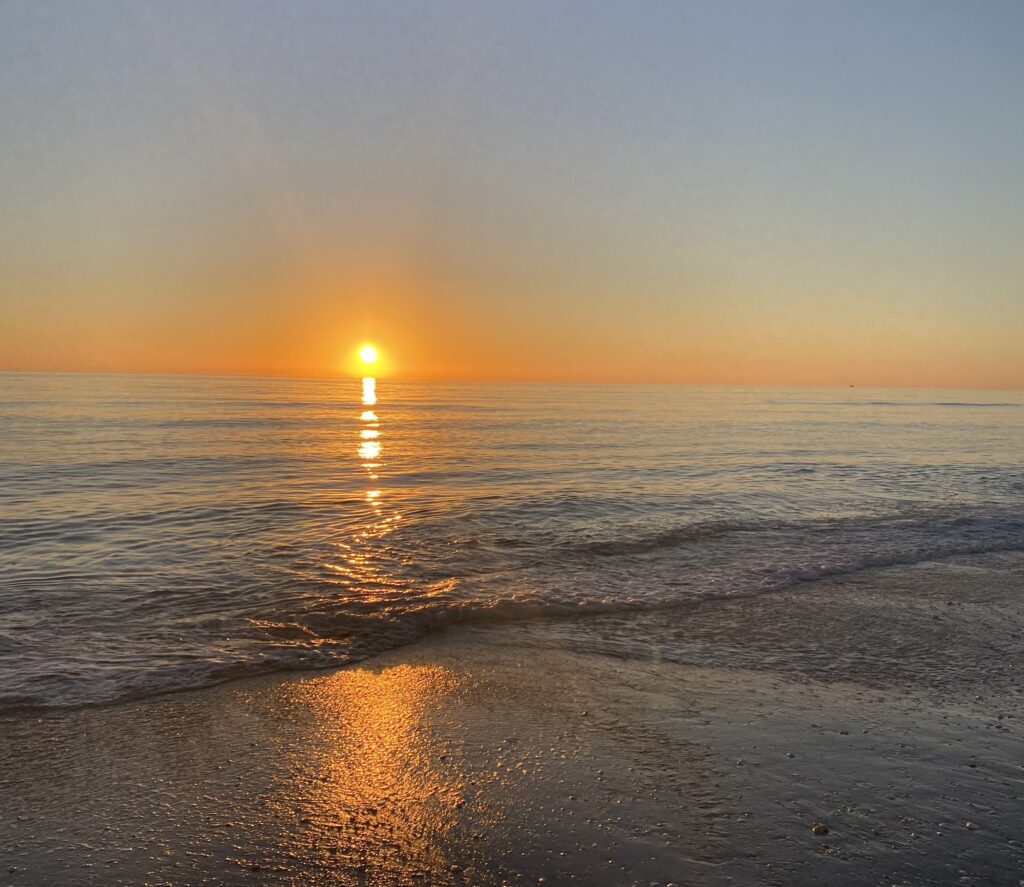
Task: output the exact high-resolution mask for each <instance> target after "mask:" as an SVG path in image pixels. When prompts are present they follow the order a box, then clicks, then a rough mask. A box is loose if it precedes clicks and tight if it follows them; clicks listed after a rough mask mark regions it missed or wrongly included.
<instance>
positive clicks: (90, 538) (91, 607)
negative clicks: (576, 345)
mask: <svg viewBox="0 0 1024 887" xmlns="http://www.w3.org/2000/svg"><path fill="white" fill-rule="evenodd" d="M1022 453H1024V394H1022V393H1021V392H1006V391H938V390H923V389H913V390H911V389H898V390H897V389H885V390H882V389H878V390H869V389H860V388H844V389H830V388H764V387H756V388H755V387H747V388H739V387H689V386H671V385H658V386H654V385H652V386H638V385H629V386H626V385H623V386H611V385H561V384H525V383H524V384H512V383H508V384H506V383H454V382H407V381H399V380H392V379H381V380H377V381H376V382H373V381H372V380H371V381H366V380H362V381H361V380H358V379H269V378H238V377H232V378H214V377H187V376H140V375H135V376H130V375H88V374H71V375H61V374H53V375H50V374H28V373H24V374H22V373H8V374H0V708H5V709H8V710H9V709H12V708H19V709H20V708H24V707H29V708H37V707H43V708H48V707H66V706H76V705H82V704H90V703H102V702H111V701H115V700H120V699H128V698H138V697H141V696H147V695H152V694H156V693H162V692H167V691H172V690H183V689H187V688H192V687H199V686H204V685H208V684H212V683H217V682H220V681H224V680H228V679H232V678H236V677H241V676H245V675H250V674H257V673H263V672H270V671H279V670H287V669H309V668H322V667H326V666H333V665H342V664H345V663H348V662H355V661H359V660H363V659H366V658H367V657H369V656H372V655H374V654H376V653H379V652H381V651H384V650H387V649H390V648H393V647H396V646H400V645H403V644H408V643H410V642H413V641H415V640H417V639H419V638H421V637H423V636H424V635H426V634H427V633H429V632H431V631H433V630H436V629H438V628H440V627H444V626H448V625H453V624H455V623H470V624H484V623H493V622H498V621H500V622H510V623H518V622H529V621H536V620H546V621H552V620H554V621H566V620H573V621H577V622H578V621H581V620H586V619H588V618H591V617H595V616H606V615H607V614H617V613H630V612H641V613H650V612H658V613H662V614H665V615H666V616H667V617H668V618H670V619H671V620H673V621H675V622H676V623H677V624H679V625H680V626H683V627H685V623H686V619H687V614H688V613H689V612H692V611H693V608H694V607H698V606H704V607H706V606H709V605H713V603H714V602H715V601H717V600H733V599H735V598H738V597H745V598H756V596H758V595H771V594H772V593H773V592H777V591H780V590H783V589H792V588H794V587H796V586H798V585H799V584H801V583H807V582H812V581H814V580H816V579H821V578H824V577H830V576H845V575H851V574H856V573H858V572H860V571H864V570H867V569H871V568H874V567H880V566H887V565H901V564H906V565H913V564H918V563H923V562H927V561H934V560H943V559H949V558H956V557H961V556H965V555H975V554H982V553H991V552H1015V551H1021V550H1024V462H1022ZM626 624H627V625H628V623H626ZM637 624H638V625H639V624H642V622H638V623H637ZM524 637H526V635H524ZM635 640H636V643H637V645H638V648H639V647H642V645H643V640H644V639H643V638H636V639H635ZM524 643H526V641H524ZM630 643H631V638H630V637H629V633H628V628H627V629H624V635H623V636H622V637H620V638H618V639H617V648H618V649H625V650H627V652H628V649H629V645H630Z"/></svg>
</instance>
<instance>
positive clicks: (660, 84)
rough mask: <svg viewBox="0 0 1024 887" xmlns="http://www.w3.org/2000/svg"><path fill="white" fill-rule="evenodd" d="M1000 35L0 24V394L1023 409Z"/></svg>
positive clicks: (731, 19)
mask: <svg viewBox="0 0 1024 887" xmlns="http://www.w3.org/2000/svg"><path fill="white" fill-rule="evenodd" d="M1022 38H1024V7H1021V6H1019V5H1018V4H1013V3H1002V2H990V3H984V4H971V5H965V4H956V3H951V2H939V3H923V2H908V3H901V4H888V5H876V6H867V5H863V4H853V3H850V4H840V3H820V2H813V3H812V2H777V3H771V4H765V3H754V2H691V3H685V4H666V5H662V4H654V3H641V4H639V5H633V6H629V7H626V6H622V5H618V4H603V3H602V4H598V3H539V2H526V3H517V4H497V3H469V2H441V3H412V2H402V3H396V4H388V5H386V6H384V5H378V4H354V3H336V2H320V0H315V2H314V0H305V2H297V3H294V4H276V3H269V2H227V0H214V2H203V3H199V2H173V3H172V2H140V3H133V4H121V3H114V2H101V0H98V2H95V3H90V4H78V3H71V2H55V3H50V4H45V5H42V4H32V3H28V2H24V3H8V4H4V5H2V6H0V119H2V120H3V121H4V140H5V150H4V152H3V153H2V154H0V196H2V199H0V310H2V311H3V315H4V323H3V324H0V369H6V370H19V369H25V370H54V371H65V370H66V371H113V372H185V373H201V374H243V375H297V376H332V375H344V374H348V373H349V372H350V371H351V370H350V363H349V362H350V360H351V355H352V354H353V353H354V349H356V348H357V347H358V346H359V345H360V343H366V342H373V343H375V344H378V345H379V346H380V354H381V356H382V361H383V364H382V371H383V373H384V374H385V375H393V376H401V377H406V378H413V379H430V378H445V379H479V380H484V379H499V380H500V379H505V380H512V379H516V380H552V381H594V382H602V381H606V382H681V383H694V384H709V383H715V384H792V385H835V386H842V387H845V386H847V385H849V384H854V385H856V386H857V387H889V386H892V387H904V386H905V387H917V386H919V387H937V388H1024V361H1021V359H1020V342H1021V341H1024V298H1022V295H1024V294H1022V292H1021V289H1022V283H1024V252H1022V251H1021V250H1020V248H1019V244H1018V243H1017V240H1018V232H1019V231H1020V230H1022V229H1024V169H1022V167H1021V164H1020V158H1021V157H1022V156H1024V116H1022V115H1021V114H1020V113H1019V111H1018V110H1017V105H1018V102H1019V99H1018V93H1019V84H1020V83H1021V82H1022V76H1024V52H1022V51H1021V44H1022Z"/></svg>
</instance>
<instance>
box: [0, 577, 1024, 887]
mask: <svg viewBox="0 0 1024 887" xmlns="http://www.w3.org/2000/svg"><path fill="white" fill-rule="evenodd" d="M1021 575H1022V570H1021V565H1020V563H1019V561H1017V560H1013V559H1009V558H1002V559H1000V558H999V557H996V558H989V559H987V560H984V562H977V563H974V562H964V563H958V564H943V565H923V566H921V567H916V568H910V569H897V570H882V571H877V572H876V573H873V574H862V575H859V576H857V577H853V578H850V579H837V580H832V581H829V582H825V583H815V584H813V585H810V584H809V585H806V586H803V587H801V588H798V589H796V590H794V591H792V592H786V593H784V594H775V595H770V596H765V597H763V598H757V599H750V600H747V601H739V602H735V603H730V604H727V605H714V606H708V607H703V608H701V609H700V610H698V611H695V612H690V613H679V612H676V613H661V614H657V615H647V616H635V617H630V618H626V617H615V618H614V619H611V618H609V619H605V620H604V621H603V622H602V620H600V619H599V620H577V621H576V622H569V623H564V622H560V623H549V624H535V625H529V626H526V625H513V626H503V627H502V626H496V627H490V628H472V629H471V628H462V629H453V630H451V631H449V632H447V633H446V634H443V635H438V636H436V637H434V638H432V639H430V640H428V641H425V642H422V643H420V644H417V645H415V646H413V647H409V648H406V649H403V650H398V651H394V652H392V653H389V654H386V655H383V656H381V657H379V658H377V659H374V660H372V661H370V662H367V663H363V664H362V665H360V666H357V667H353V668H347V669H341V670H337V671H334V672H330V673H312V674H305V675H288V676H275V677H266V678H258V679H252V680H248V681H242V682H237V683H234V684H229V685H224V686H221V687H216V688H212V689H208V690H201V691H195V692H189V693H181V694H176V695H172V696H166V697H161V698H157V699H152V700H147V701H143V702H139V703H130V704H121V705H113V706H106V707H101V708H88V709H80V710H77V711H72V712H67V713H63V714H54V715H46V716H38V715H32V716H27V715H25V714H22V715H20V716H12V717H6V718H4V719H3V720H0V773H2V776H0V787H2V795H3V798H4V807H5V809H4V815H3V817H2V820H0V854H2V859H0V863H2V866H3V867H2V869H0V884H16V885H49V884H54V885H79V884H82V885H86V884H99V885H107V884H111V885H114V884H125V885H142V884H146V885H157V884H168V885H171V884H173V885H192V884H227V885H234V884H281V885H349V884H352V885H391V884H480V885H490V884H495V885H497V884H505V883H507V884H536V883H544V884H549V885H550V884H573V883H575V884H585V885H629V884H638V885H651V884H658V885H665V884H670V883H674V884H679V885H683V884H687V885H694V884H696V885H704V884H707V885H717V884H741V885H742V884H757V883H764V884H779V885H784V884H785V885H791V884H808V885H812V884H813V885H817V884H832V885H836V884H864V885H868V884H870V885H875V884H906V885H911V884H913V885H919V884H952V883H957V884H977V885H1002V884H1007V885H1014V887H1016V885H1018V884H1020V883H1024V882H1022V880H1021V878H1022V877H1024V876H1022V875H1021V874H1020V873H1021V872H1022V871H1024V843H1022V842H1024V829H1022V828H1021V825H1020V824H1021V822H1022V821H1024V817H1022V814H1024V800H1022V797H1024V769H1022V766H1024V744H1022V743H1021V736H1020V730H1021V723H1022V721H1021V718H1022V717H1024V711H1022V706H1021V698H1022V697H1021V692H1020V686H1021V681H1020V677H1021V673H1022V671H1021V667H1020V665H1019V664H1018V663H1017V661H1016V658H1015V657H1014V656H1013V655H1012V654H1013V652H1014V649H1017V650H1019V646H1017V647H1015V645H1016V644H1017V642H1018V641H1019V638H1020V637H1021V634H1020V628H1021V626H1022V625H1024V618H1022V614H1024V604H1022V603H1020V602H1019V601H1020V595H1019V592H1020V590H1021V588H1022V584H1021V581H1020V580H1021ZM637 637H642V638H645V639H647V644H646V646H645V645H643V644H641V645H639V646H637V645H636V644H635V643H632V644H630V643H627V641H626V639H632V641H635V639H636V638H637ZM527 642H529V643H527ZM815 823H821V824H823V825H824V827H825V829H827V832H823V833H821V834H815V833H814V831H813V830H812V827H813V826H814V825H815ZM819 831H823V830H822V829H819Z"/></svg>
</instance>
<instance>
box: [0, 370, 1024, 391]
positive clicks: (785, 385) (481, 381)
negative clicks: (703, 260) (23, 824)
mask: <svg viewBox="0 0 1024 887" xmlns="http://www.w3.org/2000/svg"><path fill="white" fill-rule="evenodd" d="M20 373H24V374H35V375H48V376H170V377H178V376H187V377H198V378H207V379H296V380H297V379H304V380H307V381H322V382H338V381H348V380H358V379H362V378H375V379H381V380H386V381H393V382H425V383H447V384H452V383H464V384H468V385H473V384H506V385H615V386H631V385H635V386H641V387H642V386H652V385H659V386H677V387H688V388H832V389H839V390H844V391H845V390H849V389H851V388H853V389H862V390H864V389H867V390H870V389H874V390H883V391H893V390H905V391H1018V392H1020V391H1024V386H1019V385H988V386H985V385H983V386H980V387H979V386H958V385H899V384H892V385H870V384H869V385H858V384H855V383H850V384H847V385H842V384H830V383H822V382H804V383H785V382H684V381H669V380H662V381H657V380H649V381H610V380H593V379H507V378H493V377H490V378H475V379H466V378H459V379H452V378H411V377H408V376H372V377H371V376H369V374H367V375H350V374H347V373H346V374H341V373H339V374H338V375H333V376H324V375H314V374H310V375H301V374H288V373H276V374H275V373H216V372H197V371H188V370H161V371H153V370H74V369H69V370H39V369H10V368H0V374H20Z"/></svg>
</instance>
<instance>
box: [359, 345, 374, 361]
mask: <svg viewBox="0 0 1024 887" xmlns="http://www.w3.org/2000/svg"><path fill="white" fill-rule="evenodd" d="M359 359H360V360H361V361H362V362H363V363H365V364H367V365H369V364H371V363H376V362H377V349H376V348H374V347H373V345H363V346H362V348H360V349H359Z"/></svg>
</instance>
